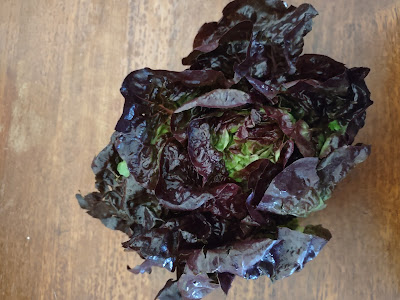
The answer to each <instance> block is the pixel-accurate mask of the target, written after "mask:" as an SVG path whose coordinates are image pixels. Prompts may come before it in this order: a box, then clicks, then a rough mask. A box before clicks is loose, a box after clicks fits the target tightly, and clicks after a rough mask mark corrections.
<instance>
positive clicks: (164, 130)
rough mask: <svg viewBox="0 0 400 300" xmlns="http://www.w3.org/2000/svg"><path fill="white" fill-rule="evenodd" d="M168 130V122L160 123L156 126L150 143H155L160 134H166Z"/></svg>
mask: <svg viewBox="0 0 400 300" xmlns="http://www.w3.org/2000/svg"><path fill="white" fill-rule="evenodd" d="M169 131H170V125H169V124H162V125H160V126H158V128H157V131H156V135H155V136H154V137H153V138H152V139H151V144H152V145H155V144H156V143H157V141H158V139H159V137H160V136H162V135H163V134H166V133H168V132H169Z"/></svg>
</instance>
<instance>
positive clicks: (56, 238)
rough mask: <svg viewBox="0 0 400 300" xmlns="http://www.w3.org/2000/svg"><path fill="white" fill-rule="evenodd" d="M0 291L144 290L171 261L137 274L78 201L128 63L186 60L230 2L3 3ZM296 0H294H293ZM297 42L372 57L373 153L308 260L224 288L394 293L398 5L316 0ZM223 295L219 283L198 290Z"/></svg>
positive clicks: (93, 294)
mask: <svg viewBox="0 0 400 300" xmlns="http://www.w3.org/2000/svg"><path fill="white" fill-rule="evenodd" d="M1 2H2V3H1V9H0V299H10V300H14V299H17V300H19V299H46V300H47V299H55V300H60V299H131V300H132V299H153V297H154V296H155V295H156V294H157V292H158V290H159V289H160V288H161V287H162V286H163V285H164V282H165V281H166V280H167V279H168V278H170V277H171V274H169V273H168V272H167V271H163V270H155V271H154V272H153V273H152V274H151V275H142V276H134V275H132V274H130V273H129V272H127V271H126V265H127V264H129V265H135V264H137V263H139V261H140V259H139V258H138V257H137V256H136V255H135V254H133V253H125V252H123V251H122V248H121V246H120V242H122V241H124V239H125V237H124V236H123V235H122V234H120V233H117V232H113V231H110V230H108V229H106V228H105V227H103V226H102V225H101V224H100V223H99V221H97V220H94V219H92V218H90V217H89V216H88V215H86V214H85V213H84V212H83V211H82V210H81V209H80V208H79V206H78V204H77V202H76V200H75V198H74V194H75V193H76V192H77V191H78V190H79V189H81V190H82V192H84V193H85V192H89V191H91V190H92V189H93V180H94V178H93V175H92V173H91V170H90V162H91V159H92V158H93V156H94V155H95V154H96V153H98V152H99V151H100V150H101V149H102V147H103V146H104V145H106V143H107V142H108V139H109V136H110V134H111V133H112V131H113V127H114V124H115V122H116V120H117V119H118V117H119V114H120V112H121V110H122V104H123V98H122V97H121V96H120V94H119V87H120V84H121V82H122V80H123V78H124V76H125V75H126V74H127V73H128V72H129V71H131V70H134V69H137V68H142V67H145V66H149V67H152V68H159V69H173V70H182V69H183V67H182V66H181V65H180V59H181V58H182V57H183V56H184V55H186V54H187V53H189V51H190V48H191V43H192V40H193V37H194V35H195V33H196V32H197V29H198V28H199V27H200V25H201V24H202V23H204V22H206V21H212V20H218V19H219V18H220V16H221V10H222V8H223V7H224V6H225V5H226V4H227V3H228V0H207V1H197V0H163V1H158V0H121V1H118V0H112V1H105V0H91V1H90V0H70V1H55V0H30V1H29V0H28V1H23V0H2V1H1ZM292 3H293V4H296V5H298V4H300V3H301V1H298V0H293V1H292ZM311 3H312V4H313V5H314V6H315V7H316V8H317V10H318V11H319V13H320V16H319V17H318V18H317V19H316V21H315V25H314V30H313V32H312V33H310V34H309V36H308V37H307V38H306V47H305V52H316V53H321V54H326V55H330V56H332V57H333V58H335V59H337V60H340V61H343V62H345V63H346V64H347V65H348V66H368V67H370V68H371V73H370V75H369V77H368V79H367V83H368V85H369V87H370V89H371V91H372V97H373V99H374V100H375V104H374V106H373V107H372V108H371V109H370V110H369V114H368V118H367V124H366V127H365V128H364V129H363V130H362V132H361V133H360V135H359V138H358V139H359V140H360V141H363V142H365V143H370V144H372V145H373V154H372V155H371V157H370V159H369V160H368V161H367V162H366V163H364V164H362V165H360V166H359V167H358V168H357V169H356V170H354V171H353V172H352V173H351V174H350V176H349V177H348V178H347V179H346V180H345V181H344V182H343V183H341V184H340V185H339V187H338V189H337V190H336V192H335V193H334V197H333V198H332V199H331V200H329V204H328V207H327V208H326V209H325V210H324V211H322V212H319V213H316V214H314V215H313V216H312V217H311V218H310V220H309V222H310V223H316V224H318V223H322V224H323V225H324V226H325V227H327V228H329V229H331V231H332V233H333V236H334V238H333V239H332V240H331V242H330V243H329V244H328V246H327V247H326V248H325V249H324V251H322V253H321V254H320V255H319V256H318V258H317V259H316V260H315V261H313V262H312V263H310V264H309V265H307V267H306V268H305V270H303V271H302V272H301V273H298V274H296V275H294V276H292V277H290V278H288V279H285V280H282V281H280V282H277V283H275V284H273V285H272V284H270V283H269V282H268V279H267V278H264V279H260V280H257V281H246V280H244V279H237V280H235V282H234V285H233V288H232V290H231V292H230V294H229V296H228V297H227V299H231V300H235V299H236V300H238V299H271V300H272V299H279V300H286V299H287V300H289V299H293V298H296V299H297V300H364V299H393V300H395V299H400V251H399V245H400V195H399V192H400V178H399V177H400V171H399V170H400V155H399V154H400V153H399V152H400V150H399V149H400V138H399V137H400V135H399V133H398V131H399V130H400V118H399V116H400V103H399V99H400V84H399V83H400V47H399V45H400V2H399V1H396V0H380V1H376V0H363V1H359V0H336V1H323V0H312V1H311ZM221 298H224V296H223V294H222V292H216V293H214V294H212V295H210V296H209V297H207V299H221Z"/></svg>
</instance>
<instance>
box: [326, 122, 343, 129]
mask: <svg viewBox="0 0 400 300" xmlns="http://www.w3.org/2000/svg"><path fill="white" fill-rule="evenodd" d="M328 127H329V129H330V130H332V131H340V130H341V129H342V126H340V124H339V122H338V121H337V120H335V121H332V122H330V123H329V124H328Z"/></svg>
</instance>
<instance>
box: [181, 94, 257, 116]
mask: <svg viewBox="0 0 400 300" xmlns="http://www.w3.org/2000/svg"><path fill="white" fill-rule="evenodd" d="M248 103H251V97H250V95H249V94H247V93H245V92H242V91H239V90H234V89H217V90H214V91H212V92H209V93H207V94H205V95H203V96H200V97H198V98H196V99H193V100H192V101H189V102H187V103H185V104H184V105H182V106H181V107H180V108H178V109H177V110H176V111H175V113H179V112H182V111H185V110H188V109H191V108H193V107H195V106H202V107H209V108H233V107H238V106H243V105H245V104H248Z"/></svg>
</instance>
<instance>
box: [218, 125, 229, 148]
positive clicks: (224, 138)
mask: <svg viewBox="0 0 400 300" xmlns="http://www.w3.org/2000/svg"><path fill="white" fill-rule="evenodd" d="M230 139H231V137H230V135H229V132H228V130H226V129H224V130H223V131H222V134H221V135H220V136H219V139H218V141H217V143H216V144H215V149H217V150H218V151H221V152H222V151H224V150H225V148H226V147H227V146H228V144H229V141H230Z"/></svg>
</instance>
